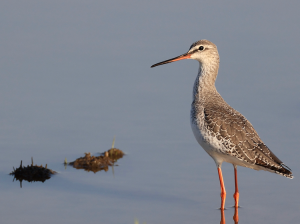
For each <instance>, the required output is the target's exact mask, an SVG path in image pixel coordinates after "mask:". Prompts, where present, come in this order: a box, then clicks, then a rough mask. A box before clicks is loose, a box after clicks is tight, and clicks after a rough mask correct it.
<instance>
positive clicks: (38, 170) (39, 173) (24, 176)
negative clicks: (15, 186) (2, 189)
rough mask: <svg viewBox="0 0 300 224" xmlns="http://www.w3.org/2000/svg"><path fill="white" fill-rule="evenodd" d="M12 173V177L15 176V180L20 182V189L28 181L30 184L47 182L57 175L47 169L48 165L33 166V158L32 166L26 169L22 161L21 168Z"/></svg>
mask: <svg viewBox="0 0 300 224" xmlns="http://www.w3.org/2000/svg"><path fill="white" fill-rule="evenodd" d="M13 169H14V171H13V172H11V173H10V175H14V180H15V179H16V180H18V181H20V187H22V181H23V180H26V181H28V182H32V181H41V182H45V181H46V180H47V179H50V178H51V174H55V173H56V172H55V171H53V170H50V169H48V168H47V164H46V165H45V167H43V165H40V166H38V165H33V158H32V157H31V165H30V166H29V165H28V166H27V167H25V166H22V160H21V163H20V167H19V168H17V169H15V168H14V167H13Z"/></svg>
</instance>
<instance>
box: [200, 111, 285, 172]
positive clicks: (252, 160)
mask: <svg viewBox="0 0 300 224" xmlns="http://www.w3.org/2000/svg"><path fill="white" fill-rule="evenodd" d="M204 117H205V122H206V125H207V128H208V130H209V131H211V133H213V134H214V135H215V136H216V138H217V139H218V140H220V141H221V142H222V144H223V145H224V147H225V148H226V153H227V154H228V155H231V156H234V157H236V158H238V159H239V160H241V161H243V162H247V163H249V164H252V165H258V166H262V167H264V168H267V169H269V170H272V171H274V172H278V173H280V174H282V175H284V176H286V175H291V170H290V169H289V168H288V167H287V166H285V165H284V164H283V162H282V161H281V160H280V159H278V157H277V156H275V154H274V153H273V152H272V151H271V150H270V149H269V148H268V147H267V146H266V145H265V144H264V143H263V141H262V140H261V139H260V137H259V136H258V134H257V132H256V131H255V129H254V128H253V126H252V124H251V123H250V122H249V121H248V120H247V119H246V118H245V117H244V116H243V115H242V114H240V113H239V112H237V111H236V110H234V109H233V108H231V107H229V106H228V107H218V106H212V107H208V108H205V110H204Z"/></svg>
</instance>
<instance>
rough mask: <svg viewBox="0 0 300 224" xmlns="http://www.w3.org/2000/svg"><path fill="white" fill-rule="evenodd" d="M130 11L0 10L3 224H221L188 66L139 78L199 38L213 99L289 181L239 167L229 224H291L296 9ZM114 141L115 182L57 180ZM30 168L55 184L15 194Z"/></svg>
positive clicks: (295, 198)
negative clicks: (249, 128) (210, 52)
mask: <svg viewBox="0 0 300 224" xmlns="http://www.w3.org/2000/svg"><path fill="white" fill-rule="evenodd" d="M130 3H131V4H133V5H134V6H135V7H132V5H130V4H129V3H128V4H126V5H125V4H124V3H122V2H118V3H101V2H100V1H99V2H97V3H96V2H95V3H93V4H92V3H91V4H85V3H83V2H80V1H78V2H77V1H72V3H71V2H69V4H65V3H63V1H58V2H51V3H48V4H46V3H41V2H40V3H39V4H35V3H34V2H31V3H28V2H27V3H26V4H25V3H19V4H20V5H15V3H13V1H9V2H4V1H3V2H2V3H0V5H1V7H0V10H1V13H0V17H1V18H0V19H1V21H4V22H3V27H2V31H3V32H2V34H3V35H2V37H1V42H0V44H1V49H2V50H1V51H0V63H1V81H0V103H1V107H0V150H1V151H0V152H1V158H0V194H1V203H0V222H1V223H9V224H13V223H45V224H47V223H54V222H55V223H65V224H69V223H72V224H74V223H95V222H97V223H112V224H117V223H124V224H125V223H127V224H128V223H134V220H135V219H138V220H139V222H140V223H143V222H146V223H147V224H150V223H164V224H167V223H170V224H171V223H172V224H173V223H220V220H221V212H220V210H218V208H219V206H220V189H219V180H218V174H217V169H216V166H215V164H214V162H213V160H212V159H211V158H210V157H209V156H208V155H207V154H206V153H205V152H204V150H202V149H201V147H200V146H199V145H198V144H197V142H196V140H195V139H194V136H193V134H192V131H191V128H190V124H189V110H190V104H191V102H192V98H191V93H192V86H193V82H194V79H195V77H196V74H197V69H198V63H197V62H195V61H192V60H185V61H180V62H176V63H172V64H168V65H164V66H159V67H157V68H152V69H150V66H151V65H152V64H154V63H157V62H160V61H162V60H166V59H169V58H172V57H175V56H178V55H180V54H182V53H185V52H186V51H187V50H188V47H189V46H190V44H192V42H193V41H196V40H198V39H201V38H207V39H210V40H212V41H213V42H214V43H216V44H217V46H218V49H219V52H220V57H221V67H220V71H219V76H218V79H217V83H216V86H217V89H218V91H219V92H220V94H221V95H222V96H223V97H224V99H225V100H226V101H227V102H228V103H229V104H230V105H231V106H233V107H234V108H235V109H237V110H238V111H240V112H241V113H242V114H244V115H245V116H246V117H247V118H248V119H249V120H250V121H251V123H252V124H253V126H254V127H255V129H256V130H257V132H258V133H259V135H260V136H261V138H262V139H263V140H264V142H265V143H266V144H267V145H268V147H270V149H271V150H272V151H273V152H274V153H275V154H276V155H277V156H278V157H279V158H280V159H281V160H283V161H284V162H285V163H286V165H288V166H289V167H290V168H291V169H292V170H293V173H294V176H295V178H294V179H293V180H289V179H287V178H285V177H282V176H279V175H276V174H273V173H269V172H264V171H259V172H258V171H254V170H250V169H246V168H240V167H239V168H238V178H239V190H240V205H241V208H239V211H238V213H239V223H242V224H246V223H264V224H268V223H272V224H274V223H298V222H299V218H300V214H299V209H300V203H299V201H300V194H299V188H300V181H299V180H300V178H299V176H300V175H299V173H300V168H299V166H298V163H299V162H298V160H299V158H300V151H299V145H300V140H299V126H300V117H299V111H300V101H299V96H300V88H299V85H300V76H299V71H300V67H299V63H298V61H299V57H300V55H299V52H300V48H299V44H298V40H299V38H300V30H299V26H298V24H297V23H295V21H299V19H300V18H299V16H300V15H299V13H298V10H297V9H298V8H299V5H297V4H299V3H295V5H293V6H288V4H285V3H276V4H274V5H272V4H262V3H261V2H258V1H257V2H255V1H252V2H251V3H247V4H246V3H245V4H246V5H237V4H235V3H232V4H229V3H226V4H225V3H218V4H214V3H201V7H200V6H199V1H191V3H190V4H187V3H186V2H182V1H178V2H176V1H174V2H172V4H171V5H170V4H169V2H167V1H166V2H161V1H157V2H156V3H153V1H152V2H151V3H150V2H149V3H146V2H143V1H130ZM257 6H259V7H257ZM170 7H171V8H170ZM199 7H200V8H199ZM199 9H201V10H199ZM250 9H251V10H250ZM200 11H201V13H200ZM212 12H216V14H217V15H218V16H217V17H216V14H215V13H212ZM278 12H280V13H278ZM154 15H155V16H154ZM195 27H197V29H195ZM279 27H280V29H279ZM229 43H230V44H229ZM233 43H234V44H233ZM283 43H289V44H284V46H283ZM278 51H279V52H280V53H279V52H278ZM258 52H259V53H258ZM114 136H116V142H115V147H116V148H119V149H121V150H122V151H124V152H125V153H126V156H125V157H123V158H122V159H120V160H119V161H118V165H119V166H116V167H114V172H112V169H109V170H108V171H107V172H104V171H101V172H97V173H96V174H94V173H92V172H85V171H83V170H76V169H74V168H72V167H69V166H68V167H67V168H66V169H65V167H64V165H63V162H64V159H65V158H67V160H68V161H69V162H70V161H74V160H75V159H76V158H78V157H81V156H83V155H84V153H85V152H91V153H92V154H96V153H100V152H104V151H106V150H108V149H109V148H110V146H111V144H112V140H113V137H114ZM31 157H33V159H34V163H36V164H38V165H40V164H43V165H45V164H47V165H48V167H49V168H50V169H53V170H55V171H57V172H58V174H56V175H54V176H53V177H52V178H51V179H50V180H47V181H45V182H44V183H37V182H34V183H28V182H25V181H24V182H23V184H22V185H23V187H22V188H20V183H18V182H13V177H12V176H10V175H8V174H9V173H10V172H11V171H12V169H13V166H14V167H16V166H19V164H20V160H23V164H24V165H27V164H30V163H31ZM222 170H223V175H224V181H225V186H226V191H227V200H226V205H225V206H226V210H225V212H224V215H225V218H226V223H234V220H233V219H232V217H233V215H234V212H235V210H234V208H232V207H231V206H233V205H234V199H233V197H232V195H233V193H234V172H233V167H232V166H231V165H230V164H223V167H222Z"/></svg>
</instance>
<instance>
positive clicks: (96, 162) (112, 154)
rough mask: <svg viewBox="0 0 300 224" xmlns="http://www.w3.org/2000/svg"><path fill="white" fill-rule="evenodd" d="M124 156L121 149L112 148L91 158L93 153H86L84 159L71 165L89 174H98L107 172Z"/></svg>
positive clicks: (81, 158) (79, 159) (77, 160)
mask: <svg viewBox="0 0 300 224" xmlns="http://www.w3.org/2000/svg"><path fill="white" fill-rule="evenodd" d="M123 156H124V153H123V152H122V151H121V150H120V149H116V148H111V149H110V150H108V151H106V152H104V153H102V154H101V155H100V156H91V153H89V152H88V153H85V156H84V157H80V158H78V159H76V160H75V161H73V162H71V163H69V164H70V165H72V166H73V167H74V168H76V169H84V170H85V171H88V172H89V171H93V172H94V173H96V172H98V171H100V170H105V172H106V171H108V166H114V163H115V162H116V161H117V160H118V159H120V158H122V157H123Z"/></svg>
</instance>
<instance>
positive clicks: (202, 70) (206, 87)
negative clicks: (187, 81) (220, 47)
mask: <svg viewBox="0 0 300 224" xmlns="http://www.w3.org/2000/svg"><path fill="white" fill-rule="evenodd" d="M199 64H200V65H199V71H198V75H197V78H196V80H195V83H194V89H193V98H194V101H204V100H205V99H206V97H208V96H209V95H210V94H216V93H217V90H216V87H215V81H216V78H217V75H218V70H219V63H213V64H208V65H205V64H203V63H199Z"/></svg>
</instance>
